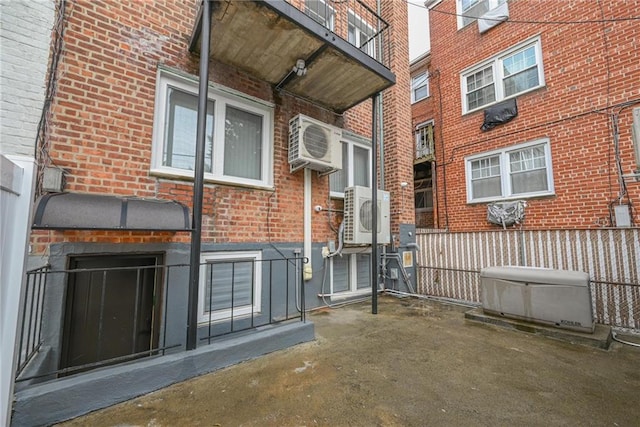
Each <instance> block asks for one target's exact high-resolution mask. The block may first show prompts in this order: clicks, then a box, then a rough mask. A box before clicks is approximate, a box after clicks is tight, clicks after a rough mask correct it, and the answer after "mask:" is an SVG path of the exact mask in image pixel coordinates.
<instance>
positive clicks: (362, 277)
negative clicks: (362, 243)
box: [356, 254, 371, 289]
mask: <svg viewBox="0 0 640 427" xmlns="http://www.w3.org/2000/svg"><path fill="white" fill-rule="evenodd" d="M356 263H357V274H358V282H357V285H356V286H357V288H358V289H363V288H369V287H371V281H370V280H369V278H370V277H371V256H370V255H369V254H358V255H356Z"/></svg>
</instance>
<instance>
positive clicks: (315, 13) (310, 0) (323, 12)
mask: <svg viewBox="0 0 640 427" xmlns="http://www.w3.org/2000/svg"><path fill="white" fill-rule="evenodd" d="M304 12H305V13H306V14H307V15H309V16H310V17H311V18H313V20H314V21H317V22H319V23H321V24H322V25H324V26H325V27H326V28H327V29H329V30H331V31H333V29H334V26H335V11H334V10H333V8H332V7H331V6H327V4H326V3H325V2H324V1H322V0H305V2H304Z"/></svg>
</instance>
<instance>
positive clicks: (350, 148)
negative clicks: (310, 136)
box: [329, 132, 373, 199]
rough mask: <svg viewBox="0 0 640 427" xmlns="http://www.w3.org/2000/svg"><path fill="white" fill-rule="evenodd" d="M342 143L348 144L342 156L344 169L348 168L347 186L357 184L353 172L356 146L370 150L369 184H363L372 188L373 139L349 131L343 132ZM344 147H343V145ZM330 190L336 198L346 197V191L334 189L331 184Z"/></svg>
mask: <svg viewBox="0 0 640 427" xmlns="http://www.w3.org/2000/svg"><path fill="white" fill-rule="evenodd" d="M340 142H341V143H342V144H346V145H347V155H346V156H345V155H344V154H343V156H342V171H343V172H344V171H345V170H346V174H347V182H346V186H345V188H346V187H353V186H354V185H356V184H355V177H354V174H353V169H354V158H355V156H354V154H353V152H354V147H360V148H363V149H365V150H367V151H368V153H369V160H368V163H369V174H368V175H367V180H368V184H367V185H363V187H368V188H371V176H370V175H371V168H372V163H373V161H372V157H371V151H372V150H371V141H370V140H367V139H366V138H364V137H360V136H358V135H349V134H348V133H347V132H343V133H342V139H341V140H340ZM341 148H342V147H341ZM329 192H330V196H331V197H333V198H336V199H344V191H334V190H332V189H331V184H329Z"/></svg>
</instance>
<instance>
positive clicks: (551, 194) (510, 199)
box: [467, 192, 556, 205]
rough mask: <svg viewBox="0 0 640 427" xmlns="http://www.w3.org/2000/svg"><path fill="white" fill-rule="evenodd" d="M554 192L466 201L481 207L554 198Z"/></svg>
mask: <svg viewBox="0 0 640 427" xmlns="http://www.w3.org/2000/svg"><path fill="white" fill-rule="evenodd" d="M555 195H556V193H555V192H549V193H536V194H527V195H524V194H522V195H518V196H509V197H499V198H491V199H489V198H487V199H481V200H467V204H468V205H481V204H483V203H484V204H486V203H496V202H498V203H499V202H513V201H514V200H530V199H544V198H550V197H555Z"/></svg>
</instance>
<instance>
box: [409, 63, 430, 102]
mask: <svg viewBox="0 0 640 427" xmlns="http://www.w3.org/2000/svg"><path fill="white" fill-rule="evenodd" d="M419 79H424V80H423V81H422V82H420V83H418V82H419ZM423 87H426V88H427V94H426V95H425V96H422V97H420V98H418V96H417V95H416V92H417V91H418V89H422V88H423ZM430 95H431V92H430V91H429V75H428V74H427V72H426V71H425V72H424V73H420V74H418V75H417V76H415V77H411V103H412V104H413V103H416V102H418V101H421V100H423V99H427V98H428V97H429V96H430Z"/></svg>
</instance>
